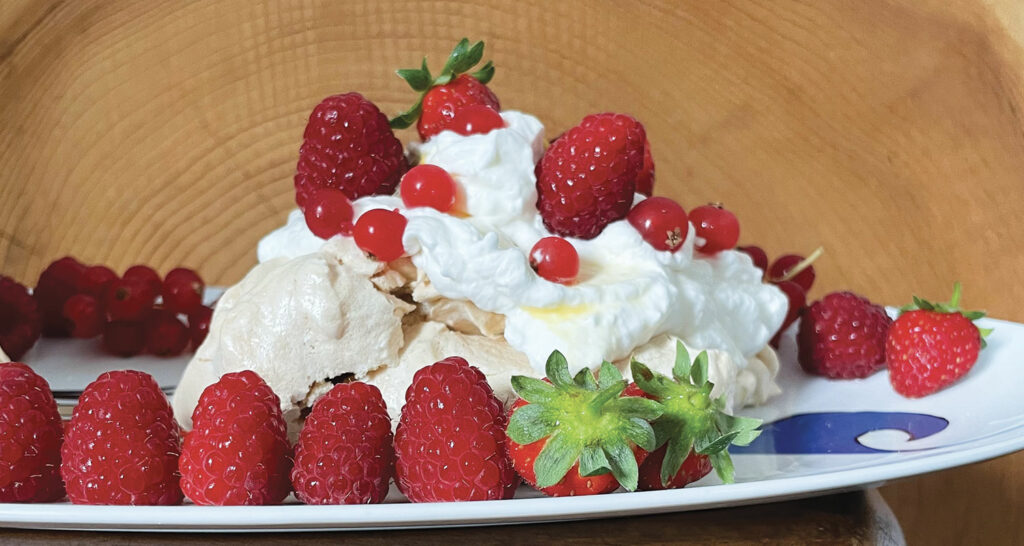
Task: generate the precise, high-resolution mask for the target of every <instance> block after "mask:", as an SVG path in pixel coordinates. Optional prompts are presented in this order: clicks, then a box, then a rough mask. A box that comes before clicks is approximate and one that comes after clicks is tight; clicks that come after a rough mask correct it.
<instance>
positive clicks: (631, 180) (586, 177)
mask: <svg viewBox="0 0 1024 546" xmlns="http://www.w3.org/2000/svg"><path fill="white" fill-rule="evenodd" d="M645 140H646V133H645V132H644V126H643V125H641V124H640V122H639V121H637V120H635V119H633V118H632V117H630V116H627V115H623V114H594V115H590V116H587V117H585V118H583V121H582V122H581V123H580V124H579V125H577V126H576V127H573V128H572V129H569V130H568V131H566V132H565V134H563V135H562V136H561V137H559V138H558V139H557V140H556V141H555V142H554V143H553V144H552V145H551V147H550V148H548V150H547V152H546V153H545V154H544V157H542V158H541V160H540V161H539V162H538V163H537V167H536V174H537V194H538V199H537V208H538V210H539V211H540V214H541V217H542V218H543V219H544V226H545V227H547V228H548V230H549V231H551V232H552V233H556V234H558V235H562V236H569V237H579V238H581V239H593V238H594V237H596V236H597V235H598V234H599V233H601V230H603V229H604V227H605V226H606V225H608V224H609V223H611V222H613V221H615V220H619V219H621V218H624V217H625V216H626V214H627V213H628V212H629V209H630V208H631V207H632V206H633V193H634V192H635V191H636V178H637V174H639V173H640V170H641V168H642V167H643V162H644V141H645Z"/></svg>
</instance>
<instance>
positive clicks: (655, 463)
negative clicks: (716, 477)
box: [638, 446, 711, 491]
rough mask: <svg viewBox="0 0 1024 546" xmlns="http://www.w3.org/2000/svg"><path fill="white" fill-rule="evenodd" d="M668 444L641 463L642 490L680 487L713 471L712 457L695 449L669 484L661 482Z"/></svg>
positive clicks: (684, 460)
mask: <svg viewBox="0 0 1024 546" xmlns="http://www.w3.org/2000/svg"><path fill="white" fill-rule="evenodd" d="M667 450H668V446H661V447H660V448H658V449H656V450H654V451H652V452H651V454H650V456H648V457H647V459H646V460H644V462H643V463H642V464H641V465H640V485H639V487H638V489H640V490H641V491H659V490H661V489H679V488H680V487H684V486H686V485H687V484H690V483H693V482H695V481H697V480H699V479H701V478H703V477H704V476H707V475H708V474H709V473H711V459H710V458H708V456H707V455H698V454H697V453H694V452H693V451H691V452H690V454H689V455H687V456H686V458H685V459H683V466H681V467H679V472H677V473H676V475H675V476H672V478H671V479H669V481H668V483H667V484H663V483H661V465H662V463H663V462H664V461H665V452H666V451H667Z"/></svg>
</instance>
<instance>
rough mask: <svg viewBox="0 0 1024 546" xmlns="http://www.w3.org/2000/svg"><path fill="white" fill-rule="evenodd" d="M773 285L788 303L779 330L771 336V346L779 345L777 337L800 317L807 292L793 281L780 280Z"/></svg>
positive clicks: (805, 303)
mask: <svg viewBox="0 0 1024 546" xmlns="http://www.w3.org/2000/svg"><path fill="white" fill-rule="evenodd" d="M775 286H777V287H778V288H779V290H782V293H783V294H785V296H786V301H787V302H788V305H787V307H786V318H785V319H783V321H782V326H780V327H779V331H778V332H775V337H773V338H772V341H771V343H772V346H774V347H776V348H777V347H778V346H779V338H780V337H781V336H782V332H785V331H786V329H787V328H789V326H790V325H791V324H793V323H794V322H796V319H798V318H800V313H801V312H802V311H803V310H804V307H805V306H806V305H807V293H806V292H804V289H803V288H801V287H800V285H799V284H797V283H795V282H793V281H782V282H780V283H777V284H776V285H775Z"/></svg>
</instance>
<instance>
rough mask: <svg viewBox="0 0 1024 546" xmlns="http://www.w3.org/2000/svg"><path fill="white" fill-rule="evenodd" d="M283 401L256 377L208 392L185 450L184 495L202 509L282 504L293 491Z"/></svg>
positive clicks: (241, 377) (223, 381)
mask: <svg viewBox="0 0 1024 546" xmlns="http://www.w3.org/2000/svg"><path fill="white" fill-rule="evenodd" d="M291 451H292V450H291V446H290V445H289V444H288V435H287V431H286V426H285V422H284V417H283V416H282V415H281V401H280V399H279V398H278V397H277V395H276V394H274V391H273V390H271V389H270V387H269V386H267V384H266V383H265V382H264V381H263V379H262V378H260V376H259V375H257V374H256V373H255V372H253V371H250V370H245V371H241V372H233V373H228V374H225V375H224V376H222V377H221V378H220V380H219V381H217V382H216V383H214V384H212V385H210V386H209V387H206V389H205V390H204V391H203V394H202V395H200V397H199V403H198V405H196V409H195V411H194V412H193V413H192V431H191V432H189V433H188V434H187V435H186V436H185V445H184V447H182V450H181V463H180V468H181V489H182V491H184V492H185V496H187V497H188V498H189V499H190V500H191V501H192V502H194V503H196V504H202V505H218V506H226V505H264V504H277V503H280V502H281V501H282V500H284V498H285V497H287V496H288V493H289V491H290V489H291V482H290V480H289V473H290V472H291V466H292V461H291V454H292V453H291Z"/></svg>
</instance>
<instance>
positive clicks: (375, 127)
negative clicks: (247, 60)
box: [295, 93, 408, 208]
mask: <svg viewBox="0 0 1024 546" xmlns="http://www.w3.org/2000/svg"><path fill="white" fill-rule="evenodd" d="M407 168H408V164H407V163H406V161H405V155H404V154H403V151H402V143H401V142H399V141H398V139H397V138H395V134H394V133H393V132H392V131H391V127H390V126H389V125H388V118H387V117H385V116H384V114H382V113H381V111H380V110H379V109H378V108H377V106H375V105H374V104H373V103H372V102H370V101H368V100H366V99H365V98H363V96H362V95H360V94H359V93H346V94H344V95H333V96H330V97H327V98H326V99H324V100H323V101H321V102H320V104H318V105H317V106H316V108H314V109H313V113H312V114H310V116H309V123H308V124H307V125H306V131H305V133H304V134H303V142H302V147H301V148H300V149H299V163H298V165H297V166H296V171H297V172H296V174H295V200H296V202H297V203H298V204H299V207H300V208H305V203H306V199H307V197H309V195H310V193H312V191H313V190H314V189H316V188H321V187H328V188H335V189H339V190H341V191H343V192H345V195H346V196H348V198H349V199H356V198H358V197H362V196H364V195H371V194H385V193H392V192H393V191H394V190H395V187H396V186H397V185H398V180H399V179H400V178H401V176H402V173H404V172H405V170H406V169H407Z"/></svg>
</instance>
